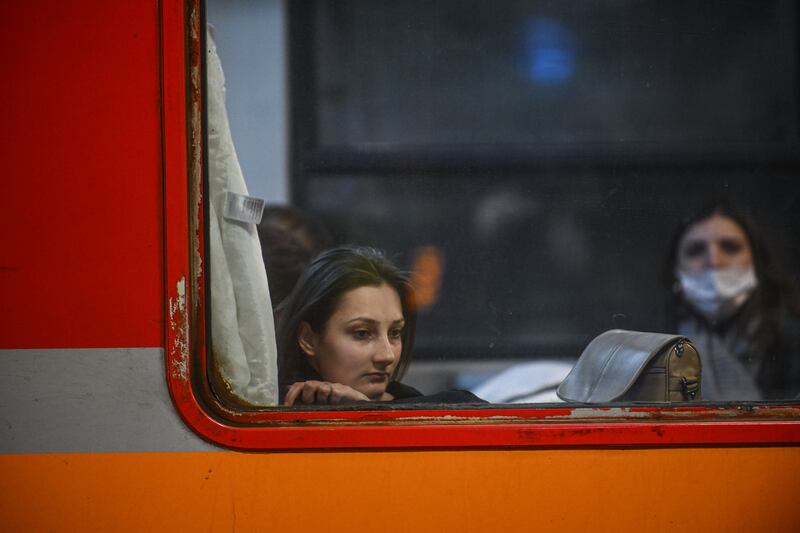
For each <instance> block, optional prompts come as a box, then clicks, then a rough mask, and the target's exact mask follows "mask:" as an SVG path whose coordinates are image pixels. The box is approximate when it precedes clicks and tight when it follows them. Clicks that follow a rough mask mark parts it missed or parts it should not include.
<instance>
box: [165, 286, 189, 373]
mask: <svg viewBox="0 0 800 533" xmlns="http://www.w3.org/2000/svg"><path fill="white" fill-rule="evenodd" d="M176 292H177V298H175V297H170V299H169V329H170V332H171V333H172V339H173V342H174V346H173V348H174V351H175V353H174V357H173V358H172V365H171V374H172V377H173V378H177V379H180V380H181V381H188V379H189V322H188V317H187V314H186V278H185V277H184V276H181V279H180V281H178V283H177V284H176Z"/></svg>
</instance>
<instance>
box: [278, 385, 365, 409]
mask: <svg viewBox="0 0 800 533" xmlns="http://www.w3.org/2000/svg"><path fill="white" fill-rule="evenodd" d="M368 401H369V398H367V396H366V395H365V394H362V393H360V392H358V391H357V390H355V389H354V388H352V387H348V386H347V385H342V384H341V383H328V382H327V381H299V382H297V383H295V384H293V385H292V386H291V387H289V392H287V393H286V399H285V400H284V402H283V403H284V404H285V405H294V403H295V402H298V403H318V404H337V403H350V402H368Z"/></svg>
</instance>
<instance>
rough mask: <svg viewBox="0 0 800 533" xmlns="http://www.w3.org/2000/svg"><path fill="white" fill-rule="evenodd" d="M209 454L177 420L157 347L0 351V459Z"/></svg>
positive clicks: (162, 360)
mask: <svg viewBox="0 0 800 533" xmlns="http://www.w3.org/2000/svg"><path fill="white" fill-rule="evenodd" d="M214 450H221V448H217V447H215V446H213V445H211V444H208V443H206V442H205V441H203V440H202V439H201V438H200V437H198V436H196V435H195V434H194V433H192V431H191V430H190V429H189V428H187V427H186V425H184V423H183V421H181V420H180V418H179V417H178V413H177V411H176V410H175V407H174V406H173V404H172V400H171V399H170V397H169V392H168V391H167V384H166V376H165V370H164V350H163V349H161V348H135V349H134V348H131V349H105V348H104V349H76V350H0V453H104V452H172V451H214Z"/></svg>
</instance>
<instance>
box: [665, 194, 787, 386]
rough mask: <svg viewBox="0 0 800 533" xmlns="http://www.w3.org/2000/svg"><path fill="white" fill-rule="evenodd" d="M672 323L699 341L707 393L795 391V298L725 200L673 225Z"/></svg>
mask: <svg viewBox="0 0 800 533" xmlns="http://www.w3.org/2000/svg"><path fill="white" fill-rule="evenodd" d="M665 281H666V283H667V284H668V286H669V289H670V292H671V295H672V297H671V299H670V303H669V309H668V311H669V312H668V318H669V320H670V322H671V324H670V325H669V326H670V329H672V330H673V331H678V333H680V334H682V335H686V336H687V337H688V338H690V339H692V341H693V342H694V343H695V344H696V345H697V347H698V349H699V351H700V355H701V360H702V365H703V370H702V379H703V382H702V394H703V399H705V400H718V401H726V400H729V401H746V400H763V399H773V398H775V399H777V398H783V399H786V398H794V397H796V396H797V395H798V394H800V305H799V304H798V301H799V300H798V294H797V290H796V289H795V287H793V286H792V285H791V284H789V283H788V282H787V281H786V280H784V279H783V278H781V277H780V276H778V275H777V274H776V273H775V272H774V270H773V269H772V265H771V261H770V258H769V254H768V252H767V250H766V248H765V247H764V245H763V243H762V242H761V240H760V239H759V238H758V237H757V235H756V234H755V232H754V230H753V227H752V225H751V224H749V223H748V222H747V220H746V219H745V218H744V217H743V216H741V215H739V214H737V213H736V212H735V211H733V210H732V209H730V208H729V207H727V206H724V205H716V206H714V207H712V208H710V209H705V210H703V211H701V212H700V213H698V214H697V215H696V216H694V217H692V218H690V219H689V220H687V221H686V222H684V224H683V225H682V226H681V227H680V228H679V229H678V231H677V232H676V234H675V236H674V238H673V240H672V243H671V246H670V256H669V258H668V261H667V269H666V273H665Z"/></svg>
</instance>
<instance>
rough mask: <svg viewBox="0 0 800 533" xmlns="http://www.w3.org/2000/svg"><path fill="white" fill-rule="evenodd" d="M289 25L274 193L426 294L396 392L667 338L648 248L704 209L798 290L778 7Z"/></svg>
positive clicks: (681, 6)
mask: <svg viewBox="0 0 800 533" xmlns="http://www.w3.org/2000/svg"><path fill="white" fill-rule="evenodd" d="M212 14H213V10H212ZM210 18H211V17H210ZM212 22H213V20H212ZM286 27H287V40H286V42H287V58H288V60H287V64H288V69H287V72H288V81H287V83H288V85H287V86H288V88H289V95H290V96H289V98H288V100H289V104H288V130H289V132H290V135H289V154H290V156H289V169H290V171H289V182H290V188H291V197H290V201H291V203H293V204H294V205H297V206H299V207H300V208H302V209H303V210H305V211H306V212H308V213H310V214H311V215H313V216H314V217H315V218H316V219H317V220H319V221H321V223H322V224H323V225H324V226H325V227H326V228H328V230H329V231H330V232H331V234H332V236H333V240H334V241H335V242H337V243H357V244H363V245H370V246H376V247H378V248H381V249H384V250H386V252H387V254H388V255H389V256H390V257H392V258H393V259H394V260H395V261H396V262H397V263H398V264H400V265H401V266H402V267H403V268H405V269H408V270H411V271H413V272H414V275H415V276H416V277H417V280H418V282H419V283H420V284H421V285H422V286H424V288H425V291H424V292H425V295H424V298H422V299H421V300H420V307H419V310H420V316H419V323H418V330H417V340H416V348H415V355H414V357H415V362H414V364H413V365H412V369H411V371H410V374H409V379H410V380H411V382H412V384H417V385H419V386H420V387H422V388H426V389H431V388H447V387H462V388H470V387H474V386H477V385H479V384H480V383H481V382H482V381H485V380H486V379H488V378H489V377H490V376H492V375H493V374H495V373H497V372H499V371H501V370H502V369H504V368H507V367H508V366H509V365H513V364H518V363H521V362H527V361H537V360H538V361H553V362H556V363H557V362H566V363H569V364H571V363H572V362H574V361H575V359H576V358H577V356H578V355H580V353H581V351H582V350H583V348H584V347H585V346H586V344H587V343H588V342H589V341H590V340H591V339H592V338H594V337H595V336H597V335H598V334H600V333H601V332H603V331H605V330H608V329H612V328H622V329H629V330H640V331H667V328H668V327H669V326H668V324H667V323H666V322H665V306H666V303H667V298H668V296H669V294H668V290H667V289H665V287H664V284H663V282H662V277H663V274H664V270H665V268H667V267H666V264H665V263H666V258H667V254H668V250H667V243H668V242H669V240H670V237H671V236H672V234H673V233H674V232H675V230H676V228H677V226H678V224H679V223H680V221H681V220H682V219H683V218H685V217H686V216H688V215H690V214H691V213H693V212H695V211H696V210H698V209H699V208H701V207H703V206H706V205H709V204H711V203H714V202H726V203H729V204H731V205H734V206H736V207H737V208H738V209H739V210H740V211H742V212H744V213H745V214H747V215H748V216H749V217H750V218H751V219H752V220H753V221H754V222H755V223H756V224H757V226H758V229H759V230H760V233H761V234H762V235H763V236H764V240H765V242H766V244H767V246H768V248H769V249H770V250H771V252H772V255H773V260H774V263H775V264H776V266H777V268H778V269H779V270H780V271H782V272H783V274H784V275H785V276H786V277H787V278H788V279H790V280H792V281H793V282H794V283H797V282H798V280H799V279H800V266H798V265H800V241H798V239H796V237H795V235H797V233H798V230H800V227H799V226H800V222H799V221H800V217H797V216H796V214H797V212H798V209H800V194H799V193H798V190H799V188H798V186H797V181H796V180H797V176H796V174H797V170H798V162H799V160H798V140H799V139H800V131H799V129H798V124H799V121H798V118H800V108H799V106H798V68H797V66H798V31H797V30H798V13H797V8H796V5H795V3H794V2H788V1H781V0H771V1H761V2H727V1H707V2H694V1H679V2H658V1H655V0H650V1H616V2H607V1H600V0H594V1H585V0H573V1H559V2H553V1H546V0H539V1H535V0H510V1H504V2H485V1H477V0H470V1H463V0H442V1H436V2H431V1H427V0H410V1H405V2H383V1H381V2H376V1H368V0H337V1H331V2H327V1H307V2H306V1H303V2H290V3H289V6H288V12H287V16H286Z"/></svg>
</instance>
